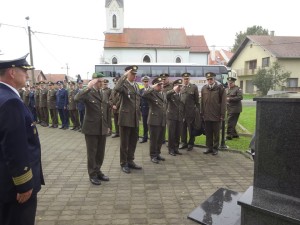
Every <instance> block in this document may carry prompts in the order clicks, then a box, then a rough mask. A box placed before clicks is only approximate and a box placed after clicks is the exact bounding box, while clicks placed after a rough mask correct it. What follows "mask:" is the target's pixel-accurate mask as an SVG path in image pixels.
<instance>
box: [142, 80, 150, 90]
mask: <svg viewBox="0 0 300 225" xmlns="http://www.w3.org/2000/svg"><path fill="white" fill-rule="evenodd" d="M143 85H144V87H145V88H148V87H149V81H147V80H144V81H143Z"/></svg>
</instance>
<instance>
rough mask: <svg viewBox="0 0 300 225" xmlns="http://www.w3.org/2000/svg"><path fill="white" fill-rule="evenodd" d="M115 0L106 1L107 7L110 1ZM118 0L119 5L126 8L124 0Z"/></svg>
mask: <svg viewBox="0 0 300 225" xmlns="http://www.w3.org/2000/svg"><path fill="white" fill-rule="evenodd" d="M112 1H113V0H106V1H105V7H106V8H107V7H109V5H110V3H111V2H112ZM116 1H117V3H118V4H119V6H120V7H121V8H124V2H123V0H116Z"/></svg>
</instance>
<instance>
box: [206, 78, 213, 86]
mask: <svg viewBox="0 0 300 225" xmlns="http://www.w3.org/2000/svg"><path fill="white" fill-rule="evenodd" d="M206 81H207V83H208V85H212V84H214V83H215V78H206Z"/></svg>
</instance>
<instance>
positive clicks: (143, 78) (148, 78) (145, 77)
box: [142, 76, 150, 82]
mask: <svg viewBox="0 0 300 225" xmlns="http://www.w3.org/2000/svg"><path fill="white" fill-rule="evenodd" d="M149 80H150V77H148V76H144V77H142V82H144V81H149Z"/></svg>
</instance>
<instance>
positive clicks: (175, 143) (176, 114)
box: [167, 79, 184, 156]
mask: <svg viewBox="0 0 300 225" xmlns="http://www.w3.org/2000/svg"><path fill="white" fill-rule="evenodd" d="M181 87H182V79H178V80H175V81H174V82H173V89H172V90H169V91H168V92H167V100H168V109H167V125H168V136H169V138H168V148H169V154H170V155H172V156H176V155H182V154H181V153H180V152H179V151H178V148H179V143H180V131H181V129H182V121H183V107H184V105H183V103H182V102H181V100H180V90H181Z"/></svg>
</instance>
